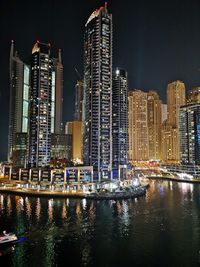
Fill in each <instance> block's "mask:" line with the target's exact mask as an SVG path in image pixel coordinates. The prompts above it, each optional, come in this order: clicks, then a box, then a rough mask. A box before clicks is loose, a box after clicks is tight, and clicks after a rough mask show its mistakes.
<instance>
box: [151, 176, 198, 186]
mask: <svg viewBox="0 0 200 267" xmlns="http://www.w3.org/2000/svg"><path fill="white" fill-rule="evenodd" d="M146 178H147V179H158V180H168V181H174V182H184V183H193V184H200V179H194V178H192V179H183V178H177V177H171V176H159V175H158V176H156V175H153V176H147V177H146Z"/></svg>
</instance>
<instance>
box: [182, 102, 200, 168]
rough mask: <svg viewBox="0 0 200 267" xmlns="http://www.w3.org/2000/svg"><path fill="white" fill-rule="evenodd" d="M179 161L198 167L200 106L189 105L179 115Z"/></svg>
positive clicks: (199, 163) (199, 158) (199, 162)
mask: <svg viewBox="0 0 200 267" xmlns="http://www.w3.org/2000/svg"><path fill="white" fill-rule="evenodd" d="M179 134H180V160H181V162H182V164H192V165H200V104H189V105H187V106H183V107H181V108H180V113H179Z"/></svg>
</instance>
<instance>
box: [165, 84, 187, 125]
mask: <svg viewBox="0 0 200 267" xmlns="http://www.w3.org/2000/svg"><path fill="white" fill-rule="evenodd" d="M182 105H185V84H184V83H183V82H182V81H175V82H172V83H169V84H168V86H167V110H168V124H170V125H171V126H173V127H176V128H177V127H178V121H179V108H180V106H182Z"/></svg>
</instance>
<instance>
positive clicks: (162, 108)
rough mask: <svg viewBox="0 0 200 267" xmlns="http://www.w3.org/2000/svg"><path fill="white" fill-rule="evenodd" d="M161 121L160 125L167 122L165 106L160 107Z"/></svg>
mask: <svg viewBox="0 0 200 267" xmlns="http://www.w3.org/2000/svg"><path fill="white" fill-rule="evenodd" d="M161 114H162V115H161V121H162V123H163V122H164V121H166V120H167V104H162V105H161Z"/></svg>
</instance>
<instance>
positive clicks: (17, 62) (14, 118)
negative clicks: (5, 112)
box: [8, 41, 30, 166]
mask: <svg viewBox="0 0 200 267" xmlns="http://www.w3.org/2000/svg"><path fill="white" fill-rule="evenodd" d="M29 75H30V68H29V66H28V65H27V64H25V63H24V62H23V61H22V60H21V59H20V58H19V56H18V54H17V52H14V42H13V41H12V43H11V50H10V107H9V134H8V161H11V162H13V164H14V165H16V166H24V165H25V162H26V149H27V146H26V142H27V131H28V107H29Z"/></svg>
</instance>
